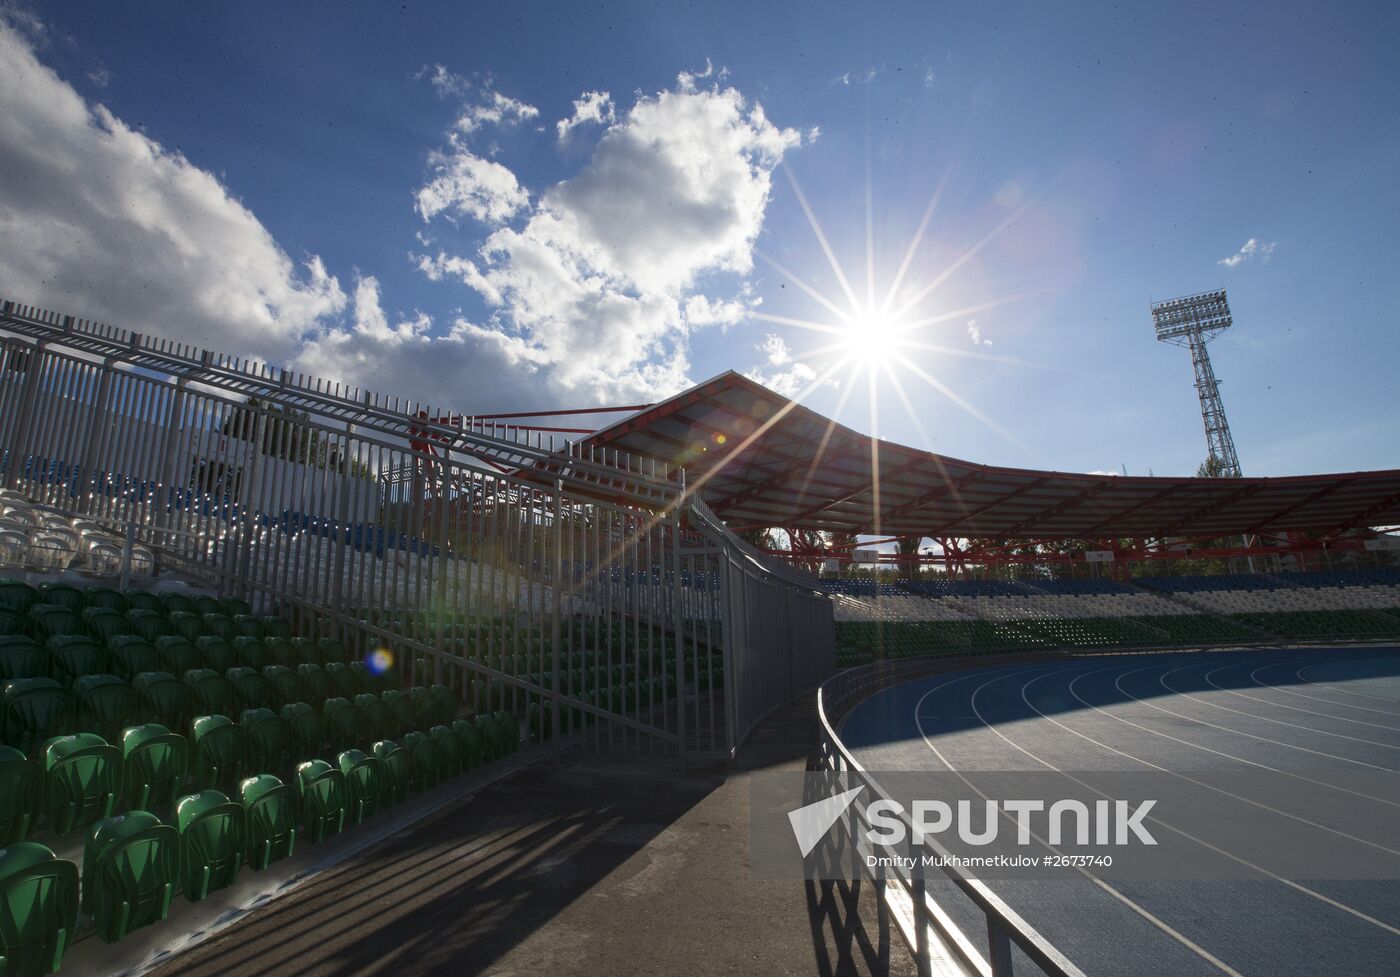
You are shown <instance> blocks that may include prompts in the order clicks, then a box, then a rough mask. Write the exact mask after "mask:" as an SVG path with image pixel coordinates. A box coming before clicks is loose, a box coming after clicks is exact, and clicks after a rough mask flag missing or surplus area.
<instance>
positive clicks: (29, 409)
mask: <svg viewBox="0 0 1400 977" xmlns="http://www.w3.org/2000/svg"><path fill="white" fill-rule="evenodd" d="M45 345H46V344H45V342H44V340H42V339H41V340H39V341H38V342H37V343H35V344H34V345H33V346H32V347H30V348H29V349H28V350H26V352H27V354H28V356H29V361H28V364H27V369H28V372H29V376H28V377H27V378H26V379H25V381H24V405H23V406H22V407H21V408H20V414H19V423H18V424H16V425H15V434H14V438H13V440H12V442H11V444H12V445H13V447H12V448H11V449H10V464H9V467H8V471H7V472H6V473H5V487H6V488H8V489H13V488H15V487H16V486H17V485H18V484H19V480H20V478H21V476H22V475H23V473H24V468H25V463H26V462H27V461H28V460H29V429H30V427H31V426H32V425H33V422H34V402H35V400H37V399H38V397H39V374H41V373H42V372H43V356H44V346H45Z"/></svg>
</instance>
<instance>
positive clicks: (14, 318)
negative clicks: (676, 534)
mask: <svg viewBox="0 0 1400 977" xmlns="http://www.w3.org/2000/svg"><path fill="white" fill-rule="evenodd" d="M0 329H3V330H5V331H8V332H10V333H13V334H15V335H17V336H24V337H28V338H30V339H33V340H35V341H37V342H38V343H39V344H40V345H56V346H64V347H68V348H69V349H72V350H74V351H78V352H81V353H84V354H87V355H89V356H95V357H99V358H103V359H114V360H120V361H123V362H126V363H130V364H132V365H134V366H138V367H142V368H144V369H148V370H152V371H154V372H158V373H163V374H167V375H169V376H171V377H175V378H177V379H179V380H181V381H183V382H185V383H198V384H200V385H202V386H205V387H210V388H214V389H217V390H219V391H220V392H221V393H225V394H229V393H232V394H235V395H237V396H242V397H252V396H263V397H267V396H275V397H276V398H277V400H278V402H279V403H280V404H283V405H285V406H288V407H292V408H295V409H297V410H303V411H307V412H309V413H314V414H317V415H320V416H321V417H323V418H329V419H331V420H333V421H335V422H336V423H339V424H345V425H350V426H354V427H364V428H367V429H370V430H375V431H378V432H379V433H381V434H384V435H387V436H389V437H392V438H395V439H397V440H400V441H404V442H412V441H414V440H427V441H429V442H430V443H431V444H432V446H433V447H434V448H435V449H439V450H443V451H456V452H460V453H462V454H469V455H473V456H475V457H479V458H487V459H491V460H493V461H495V462H497V463H498V464H501V465H504V466H506V467H508V468H514V469H522V470H525V471H538V472H541V473H543V474H544V475H546V476H547V477H548V480H549V482H551V483H552V482H553V481H554V480H555V479H560V480H562V481H564V482H565V483H566V484H570V483H573V484H575V485H578V486H581V487H586V489H587V490H589V491H594V492H596V491H598V490H599V488H600V487H601V488H603V489H605V490H606V491H607V492H609V493H610V494H613V495H617V496H622V497H626V498H628V499H629V500H631V501H634V502H636V503H638V504H640V505H643V506H645V507H647V508H669V507H670V505H672V504H673V503H674V502H675V500H676V498H677V496H678V495H679V489H678V487H677V485H676V484H675V482H673V481H672V480H671V478H670V476H671V475H672V474H674V473H673V472H672V471H669V470H667V469H666V467H665V466H661V467H662V470H661V472H660V474H647V473H646V472H644V471H643V470H641V468H642V461H643V460H642V459H635V458H633V457H631V456H627V455H621V456H619V463H618V464H608V463H606V462H605V461H597V460H595V459H592V458H587V457H584V456H583V455H582V454H581V453H579V452H577V451H576V450H575V448H574V446H573V445H566V447H565V448H564V449H563V450H550V449H547V448H542V447H533V446H531V445H529V444H525V443H521V442H519V441H514V440H510V439H508V438H500V437H494V436H492V435H489V434H486V433H484V432H481V431H474V430H471V429H470V428H465V427H462V426H460V425H458V424H451V423H443V422H441V421H439V420H435V419H433V415H434V413H435V411H434V409H433V408H431V407H430V406H429V405H424V404H416V403H412V402H409V401H402V402H400V401H399V400H398V399H397V398H395V399H394V400H393V405H392V406H390V403H389V398H387V397H383V396H381V395H379V394H376V393H373V392H371V391H363V392H362V391H361V390H360V388H359V387H355V388H351V387H350V386H349V385H348V384H346V385H344V386H343V387H342V385H341V384H339V383H336V384H331V383H329V382H321V381H317V382H316V384H314V385H312V384H309V383H307V382H304V381H302V378H301V376H300V375H299V374H296V375H294V374H293V373H292V372H291V371H289V370H281V369H274V368H272V367H271V366H268V365H266V364H257V363H252V362H248V361H243V360H239V359H236V358H233V357H229V356H227V355H225V354H220V353H212V352H210V351H207V350H201V349H199V348H197V347H194V346H187V345H185V344H183V343H175V342H171V341H168V340H163V339H159V338H157V337H152V336H145V335H142V334H140V333H132V332H128V331H127V330H125V329H120V328H117V327H113V326H108V325H104V324H102V323H95V322H91V321H89V320H86V319H77V318H75V317H73V316H70V315H60V314H59V313H56V312H51V311H48V310H46V309H41V308H37V307H33V306H26V305H20V304H18V303H16V302H13V301H10V300H8V299H7V300H4V301H3V302H0ZM420 413H422V414H423V415H424V416H419V414H420ZM459 419H460V420H468V419H469V418H467V417H462V418H459ZM505 427H509V425H505ZM634 463H635V465H634ZM653 467H655V466H653Z"/></svg>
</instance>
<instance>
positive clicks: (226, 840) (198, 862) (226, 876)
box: [175, 790, 248, 902]
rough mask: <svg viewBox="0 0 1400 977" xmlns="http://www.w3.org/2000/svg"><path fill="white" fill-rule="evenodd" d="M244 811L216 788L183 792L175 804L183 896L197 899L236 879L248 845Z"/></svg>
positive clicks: (246, 822) (229, 884)
mask: <svg viewBox="0 0 1400 977" xmlns="http://www.w3.org/2000/svg"><path fill="white" fill-rule="evenodd" d="M247 824H248V815H247V812H246V811H244V809H243V805H242V804H238V803H234V802H233V801H230V800H229V799H228V798H227V797H225V796H224V795H223V794H221V793H220V792H219V791H217V790H202V791H200V792H199V793H198V794H187V795H185V796H184V797H182V798H180V799H179V801H177V802H176V804H175V827H176V829H177V830H178V831H179V832H180V848H181V865H182V872H181V883H182V885H183V886H184V889H185V898H186V899H188V900H189V901H190V902H199V901H201V900H203V899H204V898H205V897H206V896H208V895H209V893H211V892H217V891H218V890H220V889H226V888H228V887H229V886H231V885H233V883H234V882H235V881H237V879H238V872H239V870H240V869H242V868H243V854H244V852H245V851H247V845H248V827H247Z"/></svg>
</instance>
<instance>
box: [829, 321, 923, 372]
mask: <svg viewBox="0 0 1400 977" xmlns="http://www.w3.org/2000/svg"><path fill="white" fill-rule="evenodd" d="M906 332H907V330H906V328H905V327H904V326H903V325H901V324H900V322H899V321H898V320H897V319H896V318H895V317H894V316H891V315H889V314H888V313H886V312H885V311H883V310H881V309H877V308H871V309H862V310H860V311H859V312H857V313H856V314H855V315H852V316H850V317H849V319H848V322H847V325H846V329H845V332H844V335H843V336H842V337H841V345H842V346H844V347H845V348H844V350H843V352H845V354H846V355H847V356H849V357H850V358H851V359H853V360H856V361H858V362H861V363H866V364H873V363H877V362H879V361H881V360H883V359H886V358H887V357H890V356H894V355H895V354H898V353H900V352H902V350H903V346H904V334H905V333H906Z"/></svg>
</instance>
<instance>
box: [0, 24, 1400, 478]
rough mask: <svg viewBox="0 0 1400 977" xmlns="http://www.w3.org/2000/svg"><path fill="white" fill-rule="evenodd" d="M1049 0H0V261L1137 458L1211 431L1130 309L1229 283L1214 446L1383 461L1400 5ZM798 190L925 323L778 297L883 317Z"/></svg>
mask: <svg viewBox="0 0 1400 977" xmlns="http://www.w3.org/2000/svg"><path fill="white" fill-rule="evenodd" d="M1049 6H1050V5H1045V4H1034V3H1028V4H988V5H966V4H965V5H953V4H942V3H896V4H889V5H883V6H878V7H868V6H865V5H854V4H836V3H830V4H826V3H818V4H753V3H745V4H722V3H721V4H715V3H712V4H697V5H691V6H685V7H680V6H676V7H674V8H673V7H672V6H671V5H641V4H633V5H621V4H619V5H605V6H604V7H602V8H590V9H586V10H585V9H582V8H577V7H575V8H573V9H564V8H563V7H562V5H561V6H560V7H559V9H558V10H556V9H554V8H552V7H551V8H548V9H545V8H540V9H533V10H525V9H521V5H517V4H501V5H492V4H473V5H470V6H466V5H458V4H445V3H444V4H435V5H430V4H408V5H403V6H390V5H379V4H368V3H359V4H334V5H332V4H315V5H312V4H305V5H281V4H279V5H272V4H267V5H261V6H258V5H241V6H240V7H238V9H237V10H236V12H235V11H232V10H223V11H221V10H218V9H215V8H213V7H210V6H204V5H193V6H192V5H188V4H180V5H175V4H159V3H142V4H125V3H65V4H52V5H42V6H38V7H35V6H22V7H16V6H10V7H8V8H7V9H6V14H5V21H6V23H5V26H4V27H3V28H0V31H3V33H0V68H3V69H4V70H2V71H0V108H3V112H0V187H2V188H3V192H0V229H3V233H0V293H3V294H4V296H5V297H12V298H15V299H18V300H21V301H26V302H31V303H35V304H41V305H46V306H49V307H53V308H58V309H61V310H64V311H70V312H73V313H76V314H80V315H87V316H92V317H96V318H102V319H105V320H107V321H110V322H113V323H114V324H117V325H122V326H127V327H131V328H136V329H140V330H143V331H148V332H157V333H163V334H166V335H172V336H176V337H180V338H184V339H188V340H191V341H195V342H199V343H202V344H205V345H208V346H211V347H213V348H218V349H226V350H229V351H231V352H238V353H250V354H253V355H257V356H260V357H263V358H266V359H269V360H272V361H275V362H281V363H288V364H291V365H294V366H297V367H301V368H304V369H308V370H314V371H317V372H320V373H325V374H331V375H334V376H338V377H344V378H346V379H350V380H352V381H354V382H357V383H363V384H366V385H369V386H373V387H376V388H380V389H384V390H387V391H389V392H392V393H399V392H402V393H406V394H408V395H410V396H415V397H422V398H424V399H427V400H430V401H431V402H433V403H434V404H439V405H442V406H444V407H451V408H454V409H457V410H462V411H473V410H475V411H481V412H485V411H491V410H500V409H527V408H532V407H541V406H556V405H564V404H567V405H573V406H585V405H591V404H596V403H621V402H631V401H640V400H650V399H655V398H657V397H660V396H664V395H666V394H669V393H672V392H675V391H676V390H677V389H679V388H681V387H683V386H684V385H685V384H687V383H688V382H690V381H697V380H701V379H704V378H706V377H708V376H711V375H713V374H715V373H718V372H720V371H722V370H726V369H737V370H740V371H742V372H746V373H749V374H751V375H753V376H755V377H757V378H759V379H762V380H764V381H765V382H768V383H769V384H770V385H772V386H775V388H778V389H782V390H784V391H785V392H794V391H798V390H806V396H805V399H806V402H807V403H809V404H810V405H811V406H813V407H814V408H816V409H817V410H820V411H823V412H828V413H830V412H835V411H836V410H837V409H838V407H839V408H840V410H841V417H842V419H843V420H844V421H846V422H847V423H850V424H851V425H852V426H854V427H856V428H859V429H861V430H867V431H869V430H872V429H878V433H880V434H881V435H883V436H885V437H888V438H890V439H892V440H897V441H902V442H905V443H910V444H915V445H920V446H926V447H931V448H933V449H934V450H937V451H941V452H944V453H947V454H952V455H956V456H959V457H964V458H968V459H971V460H975V461H984V462H990V463H996V464H1006V465H1023V466H1031V467H1046V468H1054V469H1060V470H1067V471H1094V470H1118V469H1119V468H1120V466H1126V468H1127V470H1128V471H1129V472H1130V473H1133V474H1146V473H1147V472H1148V471H1149V470H1150V471H1153V472H1155V473H1156V474H1159V475H1163V474H1182V473H1189V472H1192V471H1194V469H1195V466H1196V465H1197V464H1198V463H1199V461H1200V460H1201V458H1202V457H1203V456H1204V454H1205V445H1204V438H1203V436H1202V433H1201V424H1200V416H1199V412H1198V408H1197V405H1196V400H1195V393H1194V390H1193V388H1192V386H1191V372H1190V362H1189V358H1188V356H1187V354H1186V352H1185V351H1184V350H1178V349H1175V348H1172V347H1168V346H1164V345H1161V344H1158V343H1156V342H1155V341H1154V339H1153V336H1152V331H1151V322H1150V319H1149V316H1148V311H1147V307H1148V303H1149V301H1150V300H1152V299H1160V298H1166V297H1170V296H1173V295H1178V294H1183V293H1188V292H1194V291H1199V290H1204V289H1210V288H1216V287H1221V286H1224V287H1226V288H1228V289H1229V292H1230V298H1231V304H1232V307H1233V309H1234V312H1235V319H1236V326H1235V328H1234V329H1233V330H1232V332H1230V333H1227V334H1226V335H1224V336H1223V337H1221V338H1220V339H1219V340H1217V342H1216V343H1215V345H1214V347H1213V355H1214V358H1215V367H1216V372H1217V374H1218V375H1219V376H1220V377H1221V379H1222V381H1223V383H1222V392H1223V396H1224V399H1225V404H1226V408H1227V410H1228V412H1229V416H1230V420H1231V424H1232V428H1233V432H1234V436H1235V441H1236V445H1237V447H1238V450H1239V455H1240V460H1241V463H1242V466H1243V468H1244V470H1245V473H1246V474H1261V475H1284V474H1299V473H1307V472H1316V471H1339V470H1353V469H1370V468H1390V467H1396V466H1397V465H1400V460H1397V448H1400V409H1397V407H1398V406H1400V405H1398V404H1397V393H1396V383H1395V379H1394V377H1395V371H1396V366H1397V364H1400V340H1397V338H1396V335H1395V330H1394V325H1395V312H1394V310H1395V309H1396V308H1397V307H1400V301H1397V300H1400V294H1398V293H1400V285H1397V276H1396V274H1395V273H1394V269H1395V267H1396V266H1397V258H1400V247H1397V242H1396V236H1395V231H1394V228H1395V227H1396V226H1397V223H1400V221H1397V218H1400V179H1397V176H1400V127H1397V126H1396V125H1395V120H1396V119H1397V118H1400V104H1397V103H1398V102H1400V78H1397V74H1400V69H1397V67H1396V62H1395V59H1394V57H1393V53H1392V52H1388V51H1387V45H1388V44H1389V43H1390V42H1392V41H1393V39H1394V38H1395V37H1396V36H1400V30H1398V28H1400V9H1397V8H1396V7H1395V6H1394V5H1393V4H1374V5H1367V4H1347V5H1332V4H1313V3H1308V4H1279V3H1267V4H1227V3H1225V4H1223V3H1216V4H1200V5H1188V4H1180V5H1170V6H1167V7H1162V6H1160V5H1159V6H1149V5H1145V4H1120V5H1118V6H1115V7H1107V6H1106V7H1098V6H1097V5H1089V4H1082V5H1072V6H1073V7H1074V11H1072V12H1070V13H1065V12H1064V11H1062V10H1057V11H1051V10H1049V9H1047V8H1048V7H1049ZM1340 7H1344V8H1345V9H1337V8H1340ZM940 187H941V188H942V190H941V192H939V193H938V200H937V206H936V208H935V209H934V210H933V212H932V216H931V217H930V218H929V220H928V222H927V225H926V228H925V231H924V233H923V235H922V236H921V237H920V238H919V244H918V247H917V248H915V249H914V250H913V252H912V253H908V251H907V249H908V246H909V243H910V241H911V240H912V239H913V238H914V237H915V235H916V232H917V231H918V229H919V227H920V224H921V221H922V219H923V218H924V216H925V214H926V213H927V212H928V211H927V208H928V206H929V203H930V201H931V199H932V198H933V197H934V195H935V193H936V192H938V191H939V188H940ZM799 190H800V196H799ZM804 199H805V201H806V205H807V206H806V208H805V209H804V206H803V202H802V201H803V200H804ZM806 210H810V213H811V215H812V218H814V219H815V221H816V222H817V223H818V224H819V225H820V227H821V229H822V231H823V232H824V236H825V239H826V241H827V242H828V243H829V246H830V251H831V255H832V258H834V260H835V263H836V264H837V265H838V266H839V267H840V268H841V269H842V270H843V273H844V275H845V277H846V280H847V282H848V284H849V286H850V291H851V294H852V295H853V296H854V298H855V299H856V302H857V304H858V305H860V306H864V305H865V304H866V303H867V301H868V299H867V296H868V295H870V294H872V291H873V295H874V298H875V308H876V309H877V310H878V309H880V308H881V307H882V306H883V305H884V301H883V300H884V298H885V296H886V294H887V293H888V292H889V289H890V287H891V284H892V283H893V282H894V281H895V279H896V277H897V273H898V270H899V268H900V266H901V263H902V261H903V260H904V259H905V257H906V253H908V262H907V267H906V268H905V272H904V274H903V275H902V276H899V291H898V292H897V293H896V295H895V298H894V299H893V300H892V301H891V302H890V303H889V304H890V306H891V309H899V308H900V307H903V306H908V308H907V310H906V311H905V312H904V315H903V318H902V321H903V322H904V323H905V324H906V325H907V324H908V323H909V322H913V321H922V320H935V321H931V322H929V323H928V324H926V325H923V326H919V327H917V328H913V329H909V330H908V331H907V332H904V333H900V334H899V335H900V337H901V338H900V340H899V345H901V346H902V347H903V348H897V349H883V350H882V348H881V346H880V345H879V342H878V341H877V340H876V339H873V338H871V337H870V336H869V335H865V334H862V333H860V332H858V331H857V332H855V333H852V331H851V330H852V327H851V326H849V325H848V324H844V323H843V324H842V325H841V330H842V333H841V334H835V335H833V334H832V333H830V332H822V331H817V330H813V329H811V328H805V327H802V326H799V325H796V324H794V323H795V322H814V323H817V324H825V325H827V326H828V327H830V326H831V325H833V324H837V323H841V322H842V320H841V319H839V318H838V317H837V314H836V312H835V311H833V310H832V308H830V307H829V306H828V305H826V304H824V303H823V302H822V301H819V300H818V299H817V298H816V297H814V295H813V294H812V293H817V294H820V295H821V296H823V297H824V298H825V299H826V300H827V301H829V302H830V303H831V304H832V305H834V306H835V307H836V309H837V310H841V311H845V312H847V313H848V314H849V315H850V317H851V318H856V319H860V320H862V321H866V320H869V319H879V318H881V317H879V316H873V315H866V314H865V313H863V312H862V313H860V314H858V315H857V314H851V313H849V310H850V303H849V300H848V299H847V297H846V294H845V290H844V288H843V287H842V285H841V284H840V280H839V277H838V275H837V274H836V272H835V271H834V270H833V267H832V263H831V261H829V260H828V257H827V256H826V254H825V253H824V249H823V247H822V246H821V243H820V241H819V239H818V237H817V235H816V234H815V233H814V230H813V227H812V223H811V220H809V217H808V215H807V213H806V212H805V211H806ZM868 228H869V237H867V229H868ZM867 242H869V245H870V246H869V249H868V250H867ZM1250 242H1253V243H1252V244H1251V243H1250ZM868 266H869V267H873V269H874V287H873V290H871V289H869V288H868V283H867V278H868V276H867V267H868ZM935 282H936V283H937V287H936V288H932V289H931V290H930V289H929V288H928V286H929V285H931V284H933V283H935ZM804 286H805V287H804ZM887 311H890V310H887ZM855 328H856V329H859V328H861V327H855ZM852 337H853V338H852ZM916 343H917V344H924V345H923V346H916V345H914V344H916ZM930 345H931V346H935V347H938V349H928V348H925V347H926V346H930ZM867 352H878V353H879V354H880V355H877V356H872V357H870V358H869V359H867V357H866V355H865V354H866V353H867ZM840 360H847V361H848V362H847V363H846V364H845V365H844V366H842V365H838V361H840ZM872 360H873V361H876V362H877V363H878V366H877V367H876V368H875V369H874V371H873V375H874V376H875V377H876V378H877V382H876V391H877V393H876V397H875V400H874V415H873V416H872V399H871V395H870V388H869V386H870V377H871V375H872V369H871V367H870V361H872ZM887 368H888V369H887ZM891 374H892V375H893V378H892V377H891ZM928 377H931V378H933V379H934V380H936V381H938V383H939V384H941V385H942V386H943V387H944V388H946V389H947V390H948V391H950V392H951V394H952V395H953V396H952V397H950V396H947V395H945V393H943V392H940V390H939V389H937V388H936V387H935V386H933V385H931V384H930V383H929V382H928V380H927V379H926V378H928ZM821 378H826V380H825V382H818V383H816V384H815V385H813V384H812V382H811V381H813V380H814V379H817V380H820V379H821ZM809 387H810V388H811V389H807V388H809ZM901 387H902V389H903V391H904V393H905V396H906V397H907V398H908V400H909V402H910V404H912V407H913V411H912V412H911V411H910V410H909V408H908V407H907V406H906V404H905V403H904V402H903V400H902V398H901V397H900V396H899V394H898V390H899V388H901ZM969 408H970V409H969Z"/></svg>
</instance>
